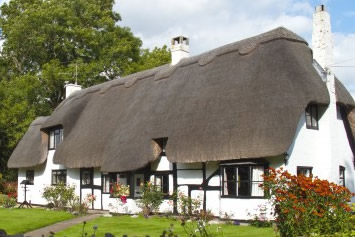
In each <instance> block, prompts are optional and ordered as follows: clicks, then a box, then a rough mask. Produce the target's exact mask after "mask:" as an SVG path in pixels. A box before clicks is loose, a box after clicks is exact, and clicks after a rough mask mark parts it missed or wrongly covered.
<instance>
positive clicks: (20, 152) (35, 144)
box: [7, 117, 48, 168]
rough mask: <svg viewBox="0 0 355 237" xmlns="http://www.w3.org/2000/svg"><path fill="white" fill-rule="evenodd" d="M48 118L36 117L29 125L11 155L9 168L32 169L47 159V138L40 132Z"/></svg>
mask: <svg viewBox="0 0 355 237" xmlns="http://www.w3.org/2000/svg"><path fill="white" fill-rule="evenodd" d="M47 118H48V117H38V118H36V119H35V120H34V121H33V122H32V123H31V125H30V127H29V129H28V131H27V132H26V133H25V135H24V136H23V138H22V139H21V140H20V142H19V144H18V145H17V147H16V148H15V150H14V152H13V153H12V154H11V157H10V159H9V162H8V163H7V166H8V167H9V168H25V167H33V166H36V165H40V164H42V163H44V162H45V161H46V159H47V151H48V136H47V134H45V133H43V132H41V127H42V125H43V124H44V122H45V121H46V119H47Z"/></svg>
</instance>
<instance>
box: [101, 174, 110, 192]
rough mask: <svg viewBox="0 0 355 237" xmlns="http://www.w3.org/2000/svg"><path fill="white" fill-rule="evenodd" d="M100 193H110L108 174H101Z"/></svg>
mask: <svg viewBox="0 0 355 237" xmlns="http://www.w3.org/2000/svg"><path fill="white" fill-rule="evenodd" d="M101 180H102V192H103V193H110V178H109V175H108V174H102V177H101Z"/></svg>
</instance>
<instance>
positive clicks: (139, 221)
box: [55, 216, 275, 237]
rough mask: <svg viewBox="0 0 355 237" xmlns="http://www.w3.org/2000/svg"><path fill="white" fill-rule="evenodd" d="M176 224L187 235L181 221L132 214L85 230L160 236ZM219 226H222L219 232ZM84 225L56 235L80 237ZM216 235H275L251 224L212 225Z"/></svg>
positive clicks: (118, 235) (119, 235)
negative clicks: (146, 217)
mask: <svg viewBox="0 0 355 237" xmlns="http://www.w3.org/2000/svg"><path fill="white" fill-rule="evenodd" d="M171 223H173V224H174V230H175V232H174V233H175V234H178V235H179V236H181V237H182V236H187V234H186V233H185V231H184V229H183V228H182V227H181V225H180V222H179V221H174V220H172V219H168V218H165V217H152V218H149V219H145V218H144V217H141V216H139V217H137V218H132V217H130V216H116V217H99V218H97V219H94V220H91V221H89V222H87V224H86V226H85V232H87V233H88V236H91V235H92V234H93V226H94V225H97V226H98V229H97V231H96V236H104V235H105V233H108V232H109V233H111V234H113V235H115V236H116V237H122V235H123V234H127V235H128V236H129V237H133V236H136V237H145V236H146V235H150V237H156V236H157V237H158V236H160V235H161V234H162V231H163V230H164V229H167V228H168V227H169V226H170V224H171ZM217 227H222V228H221V229H220V231H219V232H218V233H217V232H216V230H217ZM82 228H83V225H82V224H80V225H76V226H72V227H70V228H68V229H66V230H64V231H61V232H58V233H56V235H55V236H56V237H63V236H70V237H79V236H81V233H82ZM209 230H210V231H211V233H214V234H215V235H214V236H225V237H232V236H233V237H239V236H240V237H242V236H245V237H247V236H248V237H249V236H255V237H257V236H262V237H268V236H270V237H271V236H275V234H274V232H273V229H272V228H255V227H251V226H234V225H223V224H222V225H211V226H210V227H209Z"/></svg>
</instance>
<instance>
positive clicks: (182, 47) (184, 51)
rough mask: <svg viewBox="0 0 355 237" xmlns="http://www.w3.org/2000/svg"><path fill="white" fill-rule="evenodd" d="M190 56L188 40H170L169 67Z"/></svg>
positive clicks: (185, 38) (182, 37) (182, 38)
mask: <svg viewBox="0 0 355 237" xmlns="http://www.w3.org/2000/svg"><path fill="white" fill-rule="evenodd" d="M189 54H190V49H189V38H187V37H184V36H178V37H175V38H172V39H171V65H175V64H177V63H178V62H180V60H181V59H183V58H188V57H189Z"/></svg>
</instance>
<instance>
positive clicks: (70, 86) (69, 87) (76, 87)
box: [64, 82, 82, 98]
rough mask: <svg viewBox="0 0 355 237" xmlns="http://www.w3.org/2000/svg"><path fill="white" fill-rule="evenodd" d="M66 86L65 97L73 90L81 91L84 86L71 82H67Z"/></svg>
mask: <svg viewBox="0 0 355 237" xmlns="http://www.w3.org/2000/svg"><path fill="white" fill-rule="evenodd" d="M64 88H65V98H68V97H69V96H70V95H71V94H73V92H75V91H80V90H81V89H82V86H80V85H77V84H71V83H69V84H68V83H67V82H66V83H65V85H64Z"/></svg>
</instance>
